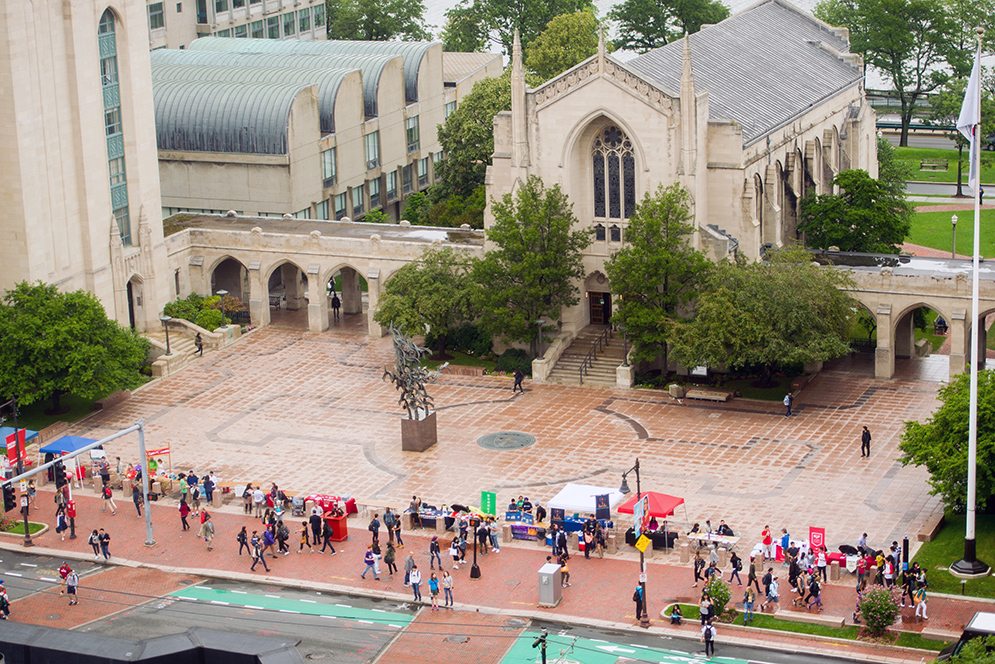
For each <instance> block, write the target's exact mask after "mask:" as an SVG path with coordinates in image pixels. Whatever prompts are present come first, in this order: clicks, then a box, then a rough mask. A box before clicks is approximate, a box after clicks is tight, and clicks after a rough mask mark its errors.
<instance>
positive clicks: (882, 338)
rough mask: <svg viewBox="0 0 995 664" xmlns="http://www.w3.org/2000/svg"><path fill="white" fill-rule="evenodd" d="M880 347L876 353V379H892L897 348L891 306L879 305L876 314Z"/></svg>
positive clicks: (878, 346)
mask: <svg viewBox="0 0 995 664" xmlns="http://www.w3.org/2000/svg"><path fill="white" fill-rule="evenodd" d="M876 318H877V323H878V328H877V329H878V345H877V348H876V349H875V351H874V377H875V378H891V377H892V376H894V375H895V348H894V342H893V334H892V325H891V305H890V304H884V303H879V304H878V309H877V312H876Z"/></svg>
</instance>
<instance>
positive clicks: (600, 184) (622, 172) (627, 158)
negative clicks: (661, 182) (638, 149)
mask: <svg viewBox="0 0 995 664" xmlns="http://www.w3.org/2000/svg"><path fill="white" fill-rule="evenodd" d="M591 158H592V164H591V165H592V173H593V177H594V216H595V217H598V218H602V219H628V218H629V217H631V216H632V215H633V213H634V212H635V210H636V159H635V156H634V155H633V152H632V141H631V140H630V139H629V137H628V136H626V135H625V132H623V131H622V130H621V129H619V128H618V127H617V126H615V125H609V126H607V127H605V128H604V129H602V130H601V131H599V132H598V135H597V137H596V138H595V139H594V145H593V147H592V150H591Z"/></svg>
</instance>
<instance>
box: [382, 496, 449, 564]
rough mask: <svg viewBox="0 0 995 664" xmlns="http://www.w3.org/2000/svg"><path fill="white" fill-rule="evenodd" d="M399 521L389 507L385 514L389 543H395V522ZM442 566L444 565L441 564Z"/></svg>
mask: <svg viewBox="0 0 995 664" xmlns="http://www.w3.org/2000/svg"><path fill="white" fill-rule="evenodd" d="M396 520H397V516H396V515H395V514H394V511H393V510H392V509H390V508H389V507H388V508H387V509H386V510H385V511H384V513H383V527H384V530H386V531H387V541H388V542H393V541H394V522H395V521H396ZM439 564H440V565H441V564H442V563H439Z"/></svg>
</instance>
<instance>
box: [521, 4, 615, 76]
mask: <svg viewBox="0 0 995 664" xmlns="http://www.w3.org/2000/svg"><path fill="white" fill-rule="evenodd" d="M600 29H601V25H600V24H599V23H598V19H597V18H595V17H594V12H593V11H592V10H590V9H586V10H583V11H579V12H574V13H573V14H561V15H560V16H557V17H556V18H554V19H553V20H552V21H550V22H549V25H548V26H546V29H545V30H543V31H542V34H540V35H539V36H538V37H536V39H535V41H533V42H532V43H531V44H529V49H528V52H527V53H526V54H525V66H526V67H528V69H529V70H530V71H531V72H532V73H534V74H535V76H536V78H538V79H539V81H548V80H549V79H551V78H553V77H554V76H556V75H557V74H560V73H562V72H565V71H566V70H568V69H570V68H571V67H573V66H574V65H576V64H578V63H580V62H583V61H584V60H586V59H588V58H589V57H591V56H592V55H594V54H595V53H597V52H598V33H599V30H600Z"/></svg>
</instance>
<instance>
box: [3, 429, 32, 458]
mask: <svg viewBox="0 0 995 664" xmlns="http://www.w3.org/2000/svg"><path fill="white" fill-rule="evenodd" d="M26 434H27V430H26V429H18V430H17V432H16V433H12V434H10V435H9V436H7V459H8V460H10V465H11V466H16V465H17V461H18V459H25V458H27V456H26V455H25V453H24V437H25V435H26ZM15 435H16V436H17V444H16V445H15V444H14V436H15Z"/></svg>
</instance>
